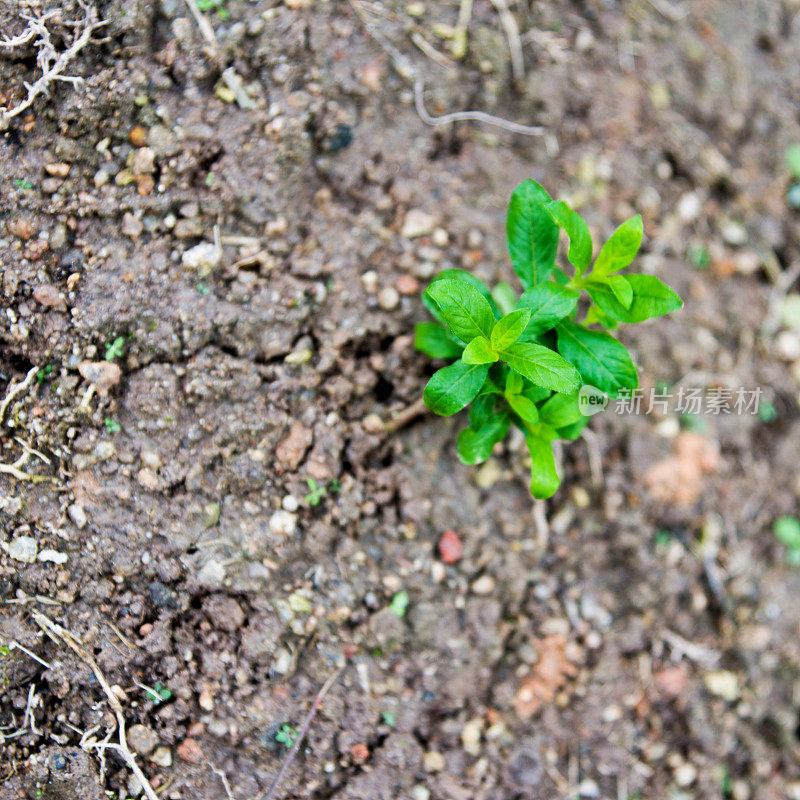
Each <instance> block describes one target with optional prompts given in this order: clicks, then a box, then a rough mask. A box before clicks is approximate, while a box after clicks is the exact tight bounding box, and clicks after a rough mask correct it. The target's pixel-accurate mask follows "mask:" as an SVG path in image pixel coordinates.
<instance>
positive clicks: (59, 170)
mask: <svg viewBox="0 0 800 800" xmlns="http://www.w3.org/2000/svg"><path fill="white" fill-rule="evenodd" d="M69 170H70V165H69V164H65V163H64V162H63V161H62V162H60V163H55V164H45V165H44V171H45V172H46V173H47V174H48V175H52V176H53V177H54V178H66V177H67V175H69Z"/></svg>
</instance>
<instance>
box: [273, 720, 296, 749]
mask: <svg viewBox="0 0 800 800" xmlns="http://www.w3.org/2000/svg"><path fill="white" fill-rule="evenodd" d="M299 733H300V731H298V730H297V728H293V727H292V726H291V725H289V723H288V722H284V723H283V725H281V729H280V730H279V731H278V732H277V733H276V734H275V741H276V742H278V744H282V745H283V746H284V747H285V748H286V749H287V750H291V748H292V745H293V744H294V743H295V740H296V739H297V737H298V735H299Z"/></svg>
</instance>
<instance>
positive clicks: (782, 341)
mask: <svg viewBox="0 0 800 800" xmlns="http://www.w3.org/2000/svg"><path fill="white" fill-rule="evenodd" d="M775 350H776V352H777V353H778V356H780V358H782V359H784V360H785V361H796V360H797V359H798V358H800V332H798V331H781V332H780V333H779V334H778V335H777V336H776V337H775Z"/></svg>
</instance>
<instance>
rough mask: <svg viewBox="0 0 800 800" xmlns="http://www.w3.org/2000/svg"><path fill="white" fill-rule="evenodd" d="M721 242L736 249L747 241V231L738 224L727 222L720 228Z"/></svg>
mask: <svg viewBox="0 0 800 800" xmlns="http://www.w3.org/2000/svg"><path fill="white" fill-rule="evenodd" d="M722 240H723V241H724V242H725V244H729V245H731V247H738V246H740V245H743V244H744V243H745V242H746V241H747V230H746V229H745V227H744V225H740V224H739V223H738V222H728V223H726V224H725V225H723V226H722Z"/></svg>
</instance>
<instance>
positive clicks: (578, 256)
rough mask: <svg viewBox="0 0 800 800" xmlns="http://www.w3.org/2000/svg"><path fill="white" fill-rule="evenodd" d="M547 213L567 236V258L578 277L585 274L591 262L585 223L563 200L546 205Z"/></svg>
mask: <svg viewBox="0 0 800 800" xmlns="http://www.w3.org/2000/svg"><path fill="white" fill-rule="evenodd" d="M546 208H547V211H548V213H549V214H550V216H551V217H552V218H553V220H554V221H555V222H556V224H558V226H559V227H561V228H563V229H564V230H565V231H566V233H567V236H569V250H568V251H567V258H568V259H569V262H570V264H572V266H573V267H575V271H576V273H577V275H578V276H581V275H583V273H584V272H586V268H587V267H588V266H589V262H590V261H591V260H592V236H591V234H590V233H589V228H588V226H587V225H586V223H585V222H584V221H583V220H582V219H581V218H580V216H578V214H577V213H576V212H575V211H573V210H572V209H571V208H570V207H569V206H568V205H567V204H566V203H565V202H564V201H563V200H556V201H554V202H552V203H548V204H547V206H546Z"/></svg>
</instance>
